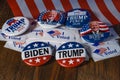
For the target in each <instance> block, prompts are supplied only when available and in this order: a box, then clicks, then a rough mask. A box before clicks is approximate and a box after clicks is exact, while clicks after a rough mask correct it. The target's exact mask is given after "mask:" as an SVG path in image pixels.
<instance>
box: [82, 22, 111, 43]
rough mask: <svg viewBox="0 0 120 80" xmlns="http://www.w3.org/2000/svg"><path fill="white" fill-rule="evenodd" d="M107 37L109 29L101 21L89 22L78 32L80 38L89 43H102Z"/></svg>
mask: <svg viewBox="0 0 120 80" xmlns="http://www.w3.org/2000/svg"><path fill="white" fill-rule="evenodd" d="M109 35H110V30H109V27H108V26H107V25H106V24H105V23H103V22H101V21H91V22H90V23H89V24H86V25H85V26H83V27H82V29H81V30H80V36H81V38H82V39H83V40H85V41H87V42H91V43H99V42H102V41H104V40H105V39H107V38H108V37H109Z"/></svg>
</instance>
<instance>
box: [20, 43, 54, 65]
mask: <svg viewBox="0 0 120 80" xmlns="http://www.w3.org/2000/svg"><path fill="white" fill-rule="evenodd" d="M51 56H52V50H51V47H50V46H49V45H48V44H47V43H44V42H39V41H38V42H32V43H30V44H28V45H27V46H26V47H25V48H24V49H23V51H22V54H21V57H22V60H23V61H24V62H25V63H26V64H28V65H30V66H40V65H43V64H45V63H47V62H48V61H49V60H50V59H51Z"/></svg>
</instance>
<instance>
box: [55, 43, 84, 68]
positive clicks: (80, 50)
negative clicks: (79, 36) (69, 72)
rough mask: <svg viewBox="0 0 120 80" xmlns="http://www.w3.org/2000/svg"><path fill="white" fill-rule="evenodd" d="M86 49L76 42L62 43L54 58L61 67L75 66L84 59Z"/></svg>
mask: <svg viewBox="0 0 120 80" xmlns="http://www.w3.org/2000/svg"><path fill="white" fill-rule="evenodd" d="M85 57H86V50H85V48H84V47H83V46H82V45H81V44H80V43H78V42H67V43H64V44H62V45H61V46H60V47H59V48H58V49H57V51H56V55H55V58H56V60H57V62H58V63H59V64H60V65H61V66H63V67H76V66H79V65H80V64H81V63H83V62H84V61H85Z"/></svg>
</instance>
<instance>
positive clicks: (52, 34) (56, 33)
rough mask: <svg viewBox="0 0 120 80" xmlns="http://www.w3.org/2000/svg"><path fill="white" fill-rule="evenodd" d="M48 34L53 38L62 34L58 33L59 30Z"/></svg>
mask: <svg viewBox="0 0 120 80" xmlns="http://www.w3.org/2000/svg"><path fill="white" fill-rule="evenodd" d="M47 33H48V34H49V35H50V36H52V37H54V36H58V35H60V34H61V32H60V31H58V30H51V31H48V32H47Z"/></svg>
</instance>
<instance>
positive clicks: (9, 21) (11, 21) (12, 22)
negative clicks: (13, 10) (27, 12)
mask: <svg viewBox="0 0 120 80" xmlns="http://www.w3.org/2000/svg"><path fill="white" fill-rule="evenodd" d="M16 21H18V20H15V19H14V18H11V19H10V20H8V21H7V22H6V23H7V24H8V25H9V26H11V25H12V24H14V23H15V22H16Z"/></svg>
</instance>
